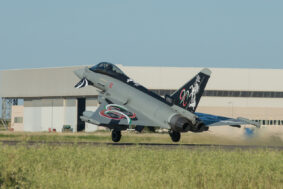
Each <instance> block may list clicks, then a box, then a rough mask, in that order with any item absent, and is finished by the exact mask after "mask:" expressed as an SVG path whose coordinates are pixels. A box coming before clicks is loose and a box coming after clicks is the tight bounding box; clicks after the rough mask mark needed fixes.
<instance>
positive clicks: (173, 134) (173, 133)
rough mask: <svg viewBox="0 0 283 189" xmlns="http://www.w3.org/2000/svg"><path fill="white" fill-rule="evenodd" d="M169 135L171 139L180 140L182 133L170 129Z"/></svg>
mask: <svg viewBox="0 0 283 189" xmlns="http://www.w3.org/2000/svg"><path fill="white" fill-rule="evenodd" d="M169 135H170V137H171V140H172V141H173V142H179V141H180V139H181V133H180V132H176V131H170V132H169Z"/></svg>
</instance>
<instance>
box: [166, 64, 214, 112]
mask: <svg viewBox="0 0 283 189" xmlns="http://www.w3.org/2000/svg"><path fill="white" fill-rule="evenodd" d="M210 74H211V71H210V70H209V69H207V68H204V69H202V70H201V71H200V72H199V73H198V74H197V75H196V76H195V77H194V78H192V79H191V80H190V81H188V82H187V83H186V84H185V85H184V86H182V87H181V88H180V89H179V90H177V91H175V92H174V93H173V94H172V95H171V97H172V98H173V99H174V104H176V105H177V106H180V107H181V108H184V109H186V110H188V111H190V112H195V110H196V108H197V106H198V103H199V101H200V98H201V96H202V94H203V92H204V89H205V87H206V84H207V82H208V79H209V78H210Z"/></svg>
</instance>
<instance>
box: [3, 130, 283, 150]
mask: <svg viewBox="0 0 283 189" xmlns="http://www.w3.org/2000/svg"><path fill="white" fill-rule="evenodd" d="M122 135H123V137H122V139H121V141H120V142H121V143H123V142H124V143H128V142H129V143H173V142H172V141H171V139H170V137H169V135H168V133H142V134H137V133H133V132H123V133H122ZM1 140H18V141H52V142H54V141H57V142H60V141H61V142H68V141H70V142H101V143H104V142H112V140H111V134H110V132H95V133H17V132H8V131H2V132H0V141H1ZM179 143H180V144H227V145H228V144H231V145H263V146H268V145H269V146H283V140H282V138H280V137H279V136H276V135H275V136H273V135H270V136H268V137H266V136H265V135H263V136H258V137H253V138H245V137H241V138H237V137H236V138H235V137H231V136H230V135H228V136H225V135H224V136H217V135H215V134H214V133H209V132H206V133H191V132H189V133H182V138H181V141H180V142H179Z"/></svg>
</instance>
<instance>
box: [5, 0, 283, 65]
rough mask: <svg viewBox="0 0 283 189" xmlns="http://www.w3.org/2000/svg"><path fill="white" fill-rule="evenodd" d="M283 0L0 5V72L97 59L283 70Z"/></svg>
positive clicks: (65, 0)
mask: <svg viewBox="0 0 283 189" xmlns="http://www.w3.org/2000/svg"><path fill="white" fill-rule="evenodd" d="M282 9H283V1H279V0H278V1H266V0H248V1H247V0H238V1H227V0H214V1H211V0H202V1H188V0H179V1H167V0H155V1H152V0H142V1H141V0H140V1H135V0H120V1H114V0H108V1H107V0H106V1H94V0H87V1H73V0H60V1H55V0H48V1H38V0H25V1H21V0H12V1H1V2H0V24H1V25H0V28H1V29H0V70H1V69H2V70H3V69H18V68H39V67H58V66H72V65H86V64H96V63H98V62H100V61H109V62H112V63H116V64H123V65H128V66H135V65H137V66H178V67H183V66H188V67H190V66H197V67H243V68H246V67H248V68H283V53H282V52H283V35H282V34H283V24H282V18H283V11H282Z"/></svg>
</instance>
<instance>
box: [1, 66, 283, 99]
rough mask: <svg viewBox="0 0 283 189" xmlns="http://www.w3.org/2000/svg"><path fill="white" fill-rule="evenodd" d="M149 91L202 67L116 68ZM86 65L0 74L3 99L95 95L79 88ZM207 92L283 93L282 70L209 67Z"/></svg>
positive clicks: (178, 81)
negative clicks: (81, 73)
mask: <svg viewBox="0 0 283 189" xmlns="http://www.w3.org/2000/svg"><path fill="white" fill-rule="evenodd" d="M117 66H118V67H119V68H120V69H121V70H122V71H123V72H125V73H126V74H127V75H128V76H129V77H131V78H132V79H134V80H135V81H137V82H138V83H140V84H142V85H143V86H145V87H147V88H149V89H178V88H179V87H181V86H182V85H183V84H184V83H185V82H187V81H188V80H190V79H191V78H192V77H193V76H194V75H195V74H197V73H198V72H199V71H200V70H201V69H202V68H190V67H141V66H123V65H117ZM83 67H85V66H72V67H61V68H40V69H22V70H2V71H0V96H1V97H6V98H29V97H55V96H56V97H65V96H66V97H71V96H93V95H97V91H96V89H95V88H93V87H86V88H83V89H76V88H74V85H75V84H76V83H77V82H78V81H79V79H78V78H77V77H76V76H75V74H74V73H73V71H74V70H76V69H80V68H83ZM210 69H211V71H212V75H211V78H210V80H209V82H208V85H207V88H206V89H207V90H229V91H283V85H281V84H280V82H281V81H283V69H235V68H210Z"/></svg>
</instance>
